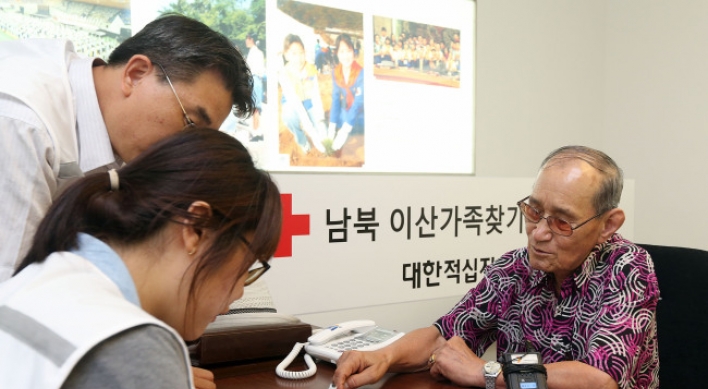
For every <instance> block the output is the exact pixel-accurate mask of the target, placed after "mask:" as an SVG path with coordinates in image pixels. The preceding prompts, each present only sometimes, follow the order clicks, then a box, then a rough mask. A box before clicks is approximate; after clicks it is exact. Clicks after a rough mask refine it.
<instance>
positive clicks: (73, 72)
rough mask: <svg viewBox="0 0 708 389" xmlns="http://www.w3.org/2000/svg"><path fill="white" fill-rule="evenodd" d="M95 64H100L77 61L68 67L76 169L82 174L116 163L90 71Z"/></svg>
mask: <svg viewBox="0 0 708 389" xmlns="http://www.w3.org/2000/svg"><path fill="white" fill-rule="evenodd" d="M95 61H101V62H102V60H101V59H98V58H80V59H76V60H73V61H71V64H70V65H69V83H71V90H72V91H73V93H74V100H75V104H76V128H77V133H78V140H79V167H80V168H81V170H82V171H83V172H88V171H91V170H94V169H96V168H98V167H101V166H105V165H109V164H115V163H117V162H116V161H117V158H116V156H115V155H114V154H113V148H112V147H111V140H110V138H109V137H108V129H106V123H105V122H104V121H103V115H101V108H100V107H99V105H98V96H96V86H95V84H94V82H93V71H92V69H93V65H94V62H95Z"/></svg>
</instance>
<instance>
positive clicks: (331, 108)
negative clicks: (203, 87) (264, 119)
mask: <svg viewBox="0 0 708 389" xmlns="http://www.w3.org/2000/svg"><path fill="white" fill-rule="evenodd" d="M278 13H279V15H278V16H277V17H278V18H279V21H278V23H272V20H273V18H272V17H270V16H269V20H270V21H271V24H270V26H271V28H273V29H277V30H278V31H277V34H274V35H276V36H278V37H279V41H280V42H282V50H281V51H279V54H280V55H279V57H281V59H282V64H281V65H280V66H279V69H278V93H279V96H278V102H279V110H280V114H279V117H280V120H279V137H280V145H279V153H280V155H281V156H283V157H287V158H288V160H289V165H290V166H322V167H361V166H363V165H364V160H365V158H364V69H363V66H362V64H363V61H362V58H363V50H362V38H363V27H362V25H363V15H362V14H361V13H357V12H351V11H345V10H340V9H335V8H329V7H322V6H317V5H313V4H308V3H302V2H298V1H292V0H278Z"/></svg>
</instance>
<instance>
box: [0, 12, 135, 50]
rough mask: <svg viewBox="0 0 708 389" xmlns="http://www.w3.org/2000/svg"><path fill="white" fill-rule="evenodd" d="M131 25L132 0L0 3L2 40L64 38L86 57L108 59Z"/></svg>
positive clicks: (0, 32) (126, 36)
mask: <svg viewBox="0 0 708 389" xmlns="http://www.w3.org/2000/svg"><path fill="white" fill-rule="evenodd" d="M130 26H131V21H130V1H120V0H117V1H109V0H108V1H100V2H99V1H95V2H92V1H66V0H53V1H52V0H43V1H33V2H17V1H10V0H0V40H8V39H25V38H47V39H56V38H63V39H67V40H70V41H72V42H73V43H74V48H75V49H76V52H77V53H78V54H80V55H82V56H85V57H99V58H106V57H107V56H108V54H109V53H110V52H111V51H112V50H113V49H114V48H115V47H116V46H118V44H119V43H120V42H122V41H123V40H125V39H126V38H128V37H130V35H131V27H130Z"/></svg>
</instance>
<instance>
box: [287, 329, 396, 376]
mask: <svg viewBox="0 0 708 389" xmlns="http://www.w3.org/2000/svg"><path fill="white" fill-rule="evenodd" d="M403 335H404V333H403V332H399V331H393V330H386V329H383V328H379V327H377V326H376V324H375V323H374V322H373V321H372V320H353V321H347V322H343V323H340V324H335V325H333V326H330V327H327V328H323V329H321V330H319V331H318V332H317V333H315V334H313V335H312V336H310V337H309V338H308V339H307V343H296V344H295V347H294V348H293V350H292V351H291V352H290V354H289V355H288V356H287V357H285V359H284V360H283V361H282V362H281V363H280V364H279V365H278V367H276V369H275V372H276V374H278V376H280V377H282V378H290V379H302V378H308V377H312V376H313V375H315V373H316V372H317V366H315V363H314V361H313V360H312V357H315V358H318V359H321V360H325V361H329V362H332V363H337V360H338V359H339V357H340V356H342V353H343V352H344V351H347V350H361V351H371V350H377V349H379V348H382V347H385V346H388V345H389V344H391V343H393V342H394V341H396V340H398V339H399V338H401V337H402V336H403ZM303 347H304V348H305V351H306V352H307V354H305V363H306V364H307V367H308V369H307V370H305V371H296V372H294V371H287V370H285V369H286V368H287V367H288V366H289V365H290V363H292V361H293V360H294V359H295V357H297V355H298V354H299V353H300V350H302V348H303Z"/></svg>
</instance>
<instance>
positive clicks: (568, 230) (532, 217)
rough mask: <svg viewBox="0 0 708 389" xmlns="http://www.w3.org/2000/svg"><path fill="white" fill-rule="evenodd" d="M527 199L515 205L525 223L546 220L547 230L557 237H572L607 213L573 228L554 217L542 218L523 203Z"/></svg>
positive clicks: (534, 209)
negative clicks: (574, 232)
mask: <svg viewBox="0 0 708 389" xmlns="http://www.w3.org/2000/svg"><path fill="white" fill-rule="evenodd" d="M529 197H531V196H526V197H524V198H523V199H522V200H521V201H519V202H518V203H516V204H517V205H518V206H519V209H521V213H523V214H524V217H525V218H526V221H527V222H529V223H534V224H536V223H538V222H540V221H541V219H546V222H548V228H550V229H551V231H553V232H554V233H556V234H558V235H563V236H571V235H573V231H575V230H577V229H578V228H580V227H582V226H584V225H585V224H587V223H588V222H590V221H591V220H593V219H596V218H598V217H599V216H600V215H602V214H603V213H605V212H607V211H602V212H600V213H598V214H597V215H595V216H593V217H591V218H590V219H587V220H585V221H584V222H582V223H580V224H578V225H577V226H575V227H573V226H572V225H571V224H570V223H569V222H567V221H565V220H563V219H560V218H557V217H555V216H543V214H541V211H539V210H538V209H536V208H534V207H532V206H531V205H530V204H528V203H526V202H525V201H526V200H528V198H529Z"/></svg>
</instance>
